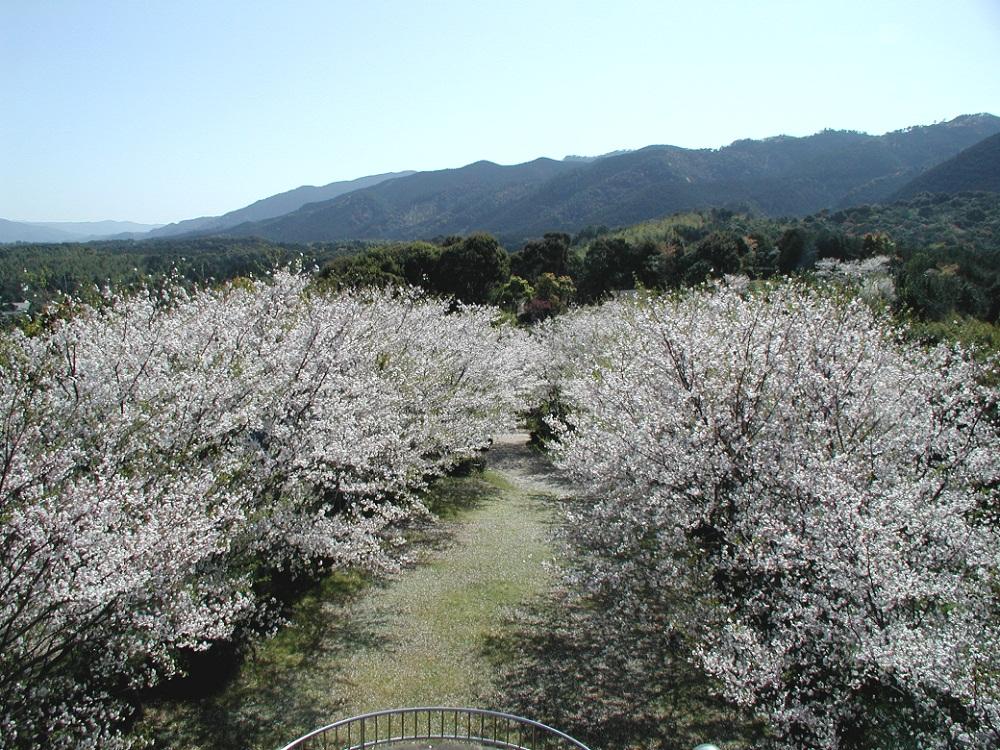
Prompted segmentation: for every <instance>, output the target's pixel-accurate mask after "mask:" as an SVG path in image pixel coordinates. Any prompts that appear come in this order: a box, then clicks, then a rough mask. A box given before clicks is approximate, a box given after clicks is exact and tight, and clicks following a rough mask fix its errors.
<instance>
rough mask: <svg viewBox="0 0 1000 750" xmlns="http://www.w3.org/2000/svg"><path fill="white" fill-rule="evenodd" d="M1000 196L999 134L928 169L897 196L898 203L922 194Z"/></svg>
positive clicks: (905, 186) (904, 187)
mask: <svg viewBox="0 0 1000 750" xmlns="http://www.w3.org/2000/svg"><path fill="white" fill-rule="evenodd" d="M977 190H978V191H982V190H986V191H990V192H1000V133H998V134H996V135H992V136H990V137H989V138H985V139H984V140H982V141H980V142H979V143H977V144H975V145H973V146H970V147H969V148H967V149H965V150H964V151H962V152H960V153H959V154H958V155H957V156H955V157H953V158H951V159H948V160H947V161H945V162H942V163H941V164H938V165H937V166H936V167H932V168H931V169H928V170H927V171H926V172H924V173H923V174H921V175H919V176H918V177H917V178H916V179H914V180H913V181H911V182H909V183H907V184H906V185H904V186H903V187H902V189H900V191H899V192H898V193H896V195H895V198H896V199H897V200H905V199H907V198H912V197H914V196H915V195H917V194H919V193H959V192H963V191H977Z"/></svg>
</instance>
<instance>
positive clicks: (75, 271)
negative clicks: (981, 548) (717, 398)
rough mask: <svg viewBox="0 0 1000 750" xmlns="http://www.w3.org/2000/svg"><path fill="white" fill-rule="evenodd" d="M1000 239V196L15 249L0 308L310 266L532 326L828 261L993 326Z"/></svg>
mask: <svg viewBox="0 0 1000 750" xmlns="http://www.w3.org/2000/svg"><path fill="white" fill-rule="evenodd" d="M998 236H1000V195H998V194H993V193H960V194H958V195H926V194H924V195H919V196H917V197H916V198H914V199H912V200H910V201H904V202H899V203H894V204H892V205H888V206H860V207H857V208H852V209H845V210H843V211H836V212H827V211H824V212H821V213H819V214H816V215H814V216H808V217H805V218H803V219H770V218H761V217H756V216H753V215H751V214H745V213H737V212H733V211H729V210H721V209H714V210H711V211H702V212H691V213H686V214H676V215H674V216H670V217H667V218H664V219H660V220H657V221H651V222H646V223H643V224H638V225H635V226H632V227H628V228H624V229H609V228H608V227H587V228H585V229H583V230H581V231H580V232H579V233H577V235H576V236H570V235H569V234H563V233H549V234H546V235H544V236H543V237H542V238H540V239H536V240H531V241H528V242H526V243H525V244H524V245H523V246H522V247H521V248H520V249H518V250H516V251H514V252H510V253H508V252H507V251H506V250H505V249H504V248H503V247H502V246H501V245H500V243H499V242H498V241H497V240H496V239H495V238H494V237H492V236H490V235H486V234H473V235H469V236H466V237H454V236H453V237H443V238H438V239H436V240H434V241H433V242H406V243H393V244H382V245H371V244H370V243H363V242H355V243H339V244H313V245H290V244H277V243H271V242H267V241H263V240H255V239H247V240H239V239H202V240H183V241H162V242H143V243H137V242H102V243H89V244H57V245H14V246H9V247H5V248H2V249H0V302H6V303H10V302H15V301H19V300H23V299H29V300H31V301H32V303H33V307H35V308H36V309H37V307H38V306H39V305H40V304H43V303H44V302H47V301H48V300H50V299H52V298H53V296H54V295H56V294H57V293H58V292H65V293H68V294H76V295H81V294H82V295H84V296H86V295H88V294H92V293H93V292H94V291H95V287H103V286H107V285H110V286H112V287H114V288H125V287H129V286H132V285H139V284H141V283H144V282H148V281H150V280H154V281H155V280H156V279H162V278H164V277H166V276H168V275H173V276H180V277H181V278H183V279H187V280H188V281H190V282H196V283H206V282H211V281H222V280H227V279H232V278H234V277H236V276H259V275H266V274H267V273H268V272H269V271H270V269H272V268H274V267H275V266H276V265H280V264H285V263H288V262H289V261H292V260H300V261H301V262H302V264H303V265H304V266H305V267H309V266H313V265H318V266H322V273H321V276H322V278H323V279H324V283H325V284H327V285H329V286H331V287H334V288H343V287H364V286H374V287H386V286H420V287H423V288H424V289H426V290H428V291H430V292H432V293H434V294H439V295H442V296H450V297H455V298H457V299H459V300H460V301H463V302H467V303H486V302H491V303H496V304H498V305H500V306H501V307H503V308H505V309H506V310H507V311H509V312H510V313H511V314H513V315H517V316H518V317H519V318H520V319H521V320H522V321H525V322H531V321H536V320H539V319H542V318H545V317H548V316H549V315H551V314H553V313H558V312H561V311H563V310H565V309H566V307H568V306H569V305H570V304H571V303H593V302H597V301H599V300H601V299H603V298H606V297H609V296H612V295H615V294H617V293H619V292H620V291H622V290H632V289H636V288H647V289H676V288H680V287H687V286H694V285H697V284H700V283H703V282H704V281H706V280H708V279H712V278H719V277H722V276H725V275H727V274H742V275H746V276H748V277H749V278H751V279H766V278H770V277H773V276H776V275H784V274H789V273H802V272H811V271H814V270H816V268H817V263H820V262H821V261H831V260H832V261H839V262H851V261H860V260H865V259H869V258H873V257H877V256H885V257H887V258H888V259H889V261H890V263H889V265H888V269H887V270H888V272H891V274H892V276H893V280H894V282H895V289H896V293H895V304H896V306H897V309H898V310H900V311H906V312H908V313H912V314H913V316H914V317H915V318H917V319H919V320H921V321H930V322H939V323H947V324H948V325H952V324H953V321H954V319H955V318H956V317H958V318H962V319H969V320H975V321H985V322H987V323H990V324H994V323H996V322H997V319H998V316H1000V246H998V244H997V240H996V238H997V237H998ZM821 265H822V264H821ZM963 328H964V329H968V326H967V325H963ZM928 331H929V333H930V335H932V336H938V337H939V336H940V335H941V333H940V332H938V333H934V332H933V331H930V330H929V329H928ZM966 332H967V331H960V332H959V335H964V333H966ZM979 337H980V338H982V335H981V333H980V335H979Z"/></svg>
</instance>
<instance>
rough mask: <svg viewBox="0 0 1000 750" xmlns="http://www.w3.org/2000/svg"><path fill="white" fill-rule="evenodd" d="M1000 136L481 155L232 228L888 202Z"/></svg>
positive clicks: (982, 132)
mask: <svg viewBox="0 0 1000 750" xmlns="http://www.w3.org/2000/svg"><path fill="white" fill-rule="evenodd" d="M997 133H1000V118H998V117H995V116H993V115H989V114H980V115H963V116H961V117H957V118H955V119H954V120H951V121H950V122H947V123H938V124H935V125H928V126H921V127H912V128H907V129H905V130H900V131H895V132H892V133H887V134H885V135H881V136H871V135H867V134H864V133H858V132H853V131H833V130H826V131H823V132H821V133H817V134H815V135H812V136H807V137H804V138H797V137H791V136H777V137H774V138H768V139H764V140H740V141H736V142H734V143H732V144H731V145H729V146H726V147H725V148H721V149H684V148H680V147H676V146H648V147H646V148H643V149H639V150H638V151H632V152H628V153H623V154H619V155H612V156H607V157H605V158H602V159H598V160H595V161H590V162H580V161H576V160H570V161H561V162H559V161H553V160H551V159H537V160H535V161H532V162H527V163H525V164H517V165H512V166H500V165H497V164H493V163H491V162H482V161H480V162H476V163H474V164H470V165H468V166H465V167H461V168H459V169H448V170H439V171H435V172H418V173H416V174H413V175H410V176H408V177H402V178H399V179H396V180H392V181H391V182H386V183H383V184H379V185H375V186H373V187H370V188H366V189H361V190H356V191H353V192H351V193H349V194H347V195H343V196H340V197H338V198H334V199H332V200H329V201H325V202H320V203H312V204H309V205H306V206H303V207H302V208H300V209H298V210H297V211H293V212H291V213H289V214H286V215H284V216H281V217H277V218H274V219H269V220H265V221H262V222H254V223H248V224H244V225H240V226H237V227H235V228H233V229H230V230H228V231H227V233H228V234H233V235H238V236H259V237H264V238H268V239H272V240H278V241H285V242H314V241H331V240H340V239H415V238H431V237H435V236H441V235H449V234H465V233H469V232H474V231H487V232H491V233H493V234H496V235H498V236H499V237H500V238H501V239H502V240H503V241H504V242H505V243H507V244H515V243H517V242H519V241H521V240H523V239H525V238H528V237H531V236H539V235H540V234H542V233H543V232H546V231H556V230H557V231H571V232H572V231H577V230H579V229H580V228H581V227H583V226H586V225H588V224H606V225H610V226H613V225H625V224H631V223H635V222H639V221H644V220H646V219H650V218H653V217H656V216H662V215H664V214H669V213H672V212H676V211H683V210H691V209H700V208H707V207H712V206H723V207H733V206H737V207H741V208H747V209H751V210H754V211H756V212H759V213H764V214H767V215H771V216H786V215H787V216H804V215H807V214H809V213H815V212H817V211H821V210H823V209H835V208H842V207H846V206H849V205H857V204H860V203H872V202H879V201H884V200H886V199H888V198H889V197H890V196H892V194H893V193H895V192H896V191H897V190H899V189H900V188H901V187H902V186H903V185H905V184H906V183H907V182H909V181H910V180H911V179H912V178H913V177H915V176H916V175H918V174H920V173H921V172H923V171H925V170H927V169H929V168H931V167H933V166H935V165H936V164H939V163H941V162H942V161H945V160H946V159H949V158H951V157H952V156H954V155H956V154H957V153H959V152H960V151H962V150H963V149H965V148H967V147H969V146H971V145H973V144H975V143H978V142H979V141H981V140H983V139H984V138H986V137H989V136H991V135H994V134H997Z"/></svg>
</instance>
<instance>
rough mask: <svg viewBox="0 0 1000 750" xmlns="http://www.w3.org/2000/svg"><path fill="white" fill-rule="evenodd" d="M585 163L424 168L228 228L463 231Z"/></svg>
mask: <svg viewBox="0 0 1000 750" xmlns="http://www.w3.org/2000/svg"><path fill="white" fill-rule="evenodd" d="M609 158H614V157H609ZM604 161H606V160H604V159H602V160H599V161H597V162H594V163H602V162H604ZM580 168H581V167H580V165H579V163H577V162H572V161H571V162H566V161H555V160H554V159H544V158H543V159H536V160H534V161H531V162H526V163H524V164H515V165H510V166H502V165H499V164H494V163H493V162H489V161H478V162H474V163H473V164H469V165H467V166H464V167H460V168H458V169H442V170H436V171H432V172H418V173H417V174H414V175H410V176H409V177H403V178H400V179H398V180H393V181H392V182H388V183H385V184H383V185H377V186H375V187H373V188H368V189H366V190H357V191H354V192H352V193H349V194H348V195H344V196H341V197H340V198H335V199H333V200H331V201H325V202H322V203H311V204H309V205H307V206H303V207H302V208H300V209H299V210H298V211H293V212H292V213H290V214H286V215H285V216H281V217H278V218H276V219H271V220H269V221H266V222H257V223H252V224H244V225H241V226H238V227H235V228H234V229H232V230H230V232H229V233H230V234H234V235H237V236H261V237H264V238H273V237H284V238H287V241H292V242H315V241H322V240H321V238H322V237H337V238H338V239H339V238H348V237H351V238H353V237H362V238H364V237H378V238H389V239H405V238H411V237H431V236H435V235H441V234H462V233H466V232H468V231H470V230H471V229H472V228H474V227H476V226H477V225H478V224H479V223H480V222H481V221H482V218H481V217H482V216H483V214H484V213H486V214H490V213H494V212H497V211H499V210H500V209H501V208H502V207H503V206H504V205H507V204H510V203H514V202H517V201H519V200H521V199H524V198H527V197H528V196H530V195H532V194H533V192H534V191H535V190H536V189H537V188H538V187H539V186H540V185H543V184H545V183H546V182H547V181H549V180H551V179H552V178H553V177H556V176H558V175H560V174H566V173H570V172H574V171H576V170H578V169H580Z"/></svg>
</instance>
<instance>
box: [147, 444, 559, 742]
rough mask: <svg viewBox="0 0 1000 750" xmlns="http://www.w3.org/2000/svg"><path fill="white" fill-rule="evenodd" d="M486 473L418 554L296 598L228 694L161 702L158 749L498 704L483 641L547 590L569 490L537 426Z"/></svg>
mask: <svg viewBox="0 0 1000 750" xmlns="http://www.w3.org/2000/svg"><path fill="white" fill-rule="evenodd" d="M487 458H488V469H487V471H485V472H484V473H483V474H481V475H474V476H471V477H460V478H449V479H446V480H444V481H443V482H441V483H440V484H439V485H438V486H437V487H436V489H435V493H434V496H433V498H431V505H432V506H433V509H434V510H435V512H436V513H437V514H438V516H439V518H440V519H441V521H440V522H439V523H436V524H434V525H432V526H429V527H427V528H425V529H423V530H421V531H420V532H419V533H418V534H417V535H416V539H415V541H414V549H413V552H414V553H415V556H416V559H417V562H416V564H415V565H413V566H411V567H409V568H408V569H406V570H404V571H403V572H402V573H400V574H399V575H397V576H395V577H393V578H391V579H389V580H387V581H382V582H373V581H369V580H366V579H364V578H362V577H360V576H357V575H349V574H335V575H332V576H330V577H329V578H328V579H327V580H325V581H324V582H323V585H322V586H321V587H320V589H319V590H317V591H316V592H314V593H312V594H310V595H309V596H307V597H306V598H304V599H303V601H302V602H301V603H300V604H299V605H298V606H297V607H296V610H295V613H294V615H293V621H292V623H291V624H290V625H289V626H288V627H286V628H284V629H283V630H282V631H281V632H280V633H279V634H278V635H277V636H276V637H275V638H273V639H271V640H270V641H267V642H266V643H264V644H262V645H261V647H260V648H259V649H258V651H257V652H256V653H255V654H254V655H253V656H252V657H251V658H250V659H248V660H247V662H246V663H245V664H244V665H243V668H242V669H241V671H240V673H239V675H238V676H237V677H236V679H235V680H233V682H232V683H231V684H230V685H229V686H228V687H227V688H226V689H225V690H224V691H222V692H221V693H219V694H215V695H211V696H208V697H205V698H203V699H201V700H198V701H190V700H188V701H185V702H183V703H177V704H173V705H168V706H165V707H161V708H159V709H155V710H153V711H151V712H150V713H151V721H150V722H149V726H150V727H152V729H151V730H150V732H151V734H153V735H154V736H155V739H156V746H157V747H164V748H166V747H170V748H177V749H178V750H180V749H181V748H191V749H194V748H205V750H208V748H213V750H219V749H223V750H224V749H226V748H241V749H242V748H248V749H249V748H267V749H271V748H277V747H280V746H281V745H283V744H284V743H286V742H288V741H290V740H292V739H294V738H295V737H297V736H299V735H301V734H304V733H305V732H307V731H309V730H311V729H313V728H315V727H317V726H321V725H323V724H326V723H329V722H331V721H335V720H336V719H339V718H343V717H346V716H352V715H355V714H358V713H363V712H366V711H373V710H377V709H381V708H395V707H400V706H412V705H460V706H461V705H480V706H487V707H488V706H489V705H490V704H491V703H492V700H491V699H492V696H493V695H494V694H495V685H494V673H493V672H494V668H493V666H492V665H491V664H490V661H489V660H488V659H487V658H486V656H485V653H484V649H485V648H486V645H487V642H488V640H489V639H490V638H491V637H492V636H495V635H497V634H498V633H499V630H500V627H501V622H502V619H503V614H504V612H505V609H506V608H508V607H511V606H514V605H517V604H519V603H521V602H524V601H526V600H528V599H530V598H532V597H534V596H536V595H538V594H540V593H541V592H543V591H545V590H546V589H547V588H548V587H549V585H550V583H551V578H550V575H551V573H550V572H549V571H548V570H547V569H546V567H545V566H544V562H545V561H546V560H548V559H550V557H551V554H552V551H551V549H550V547H549V545H548V543H547V532H548V525H549V523H550V522H551V520H552V516H553V511H552V508H551V501H552V500H553V498H554V496H557V495H558V494H559V493H560V492H561V489H560V487H559V486H558V485H557V484H555V483H554V481H553V480H552V479H551V478H550V476H549V474H548V469H547V466H546V465H545V463H544V462H543V461H542V460H540V459H538V458H537V457H536V456H534V455H533V454H532V452H531V451H530V450H529V449H528V448H527V446H526V445H525V436H523V435H512V436H504V437H502V438H500V439H498V440H497V441H496V444H495V445H494V447H493V449H491V451H490V452H489V454H488V457H487Z"/></svg>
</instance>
